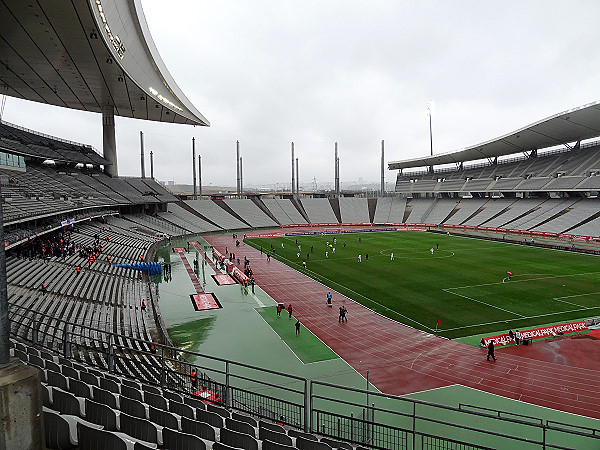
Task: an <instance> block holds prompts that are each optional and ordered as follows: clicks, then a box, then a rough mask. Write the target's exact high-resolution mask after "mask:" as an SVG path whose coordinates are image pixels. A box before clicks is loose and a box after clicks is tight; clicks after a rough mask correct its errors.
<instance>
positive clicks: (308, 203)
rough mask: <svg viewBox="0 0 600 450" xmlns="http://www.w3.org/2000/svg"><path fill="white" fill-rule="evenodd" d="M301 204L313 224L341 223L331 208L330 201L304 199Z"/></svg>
mask: <svg viewBox="0 0 600 450" xmlns="http://www.w3.org/2000/svg"><path fill="white" fill-rule="evenodd" d="M300 203H301V204H302V207H303V208H304V211H306V214H307V216H308V219H309V221H310V222H311V223H340V221H339V220H338V218H337V217H336V216H335V213H334V212H333V209H332V208H331V204H330V203H329V199H327V198H303V199H301V201H300Z"/></svg>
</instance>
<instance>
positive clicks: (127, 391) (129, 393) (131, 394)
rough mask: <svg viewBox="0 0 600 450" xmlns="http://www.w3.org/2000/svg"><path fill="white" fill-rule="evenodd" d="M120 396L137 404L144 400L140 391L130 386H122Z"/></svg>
mask: <svg viewBox="0 0 600 450" xmlns="http://www.w3.org/2000/svg"><path fill="white" fill-rule="evenodd" d="M121 396H122V397H123V396H124V397H127V398H132V399H134V400H137V401H139V402H141V401H143V400H144V396H143V395H142V391H140V390H139V389H136V388H133V387H131V386H126V385H122V386H121Z"/></svg>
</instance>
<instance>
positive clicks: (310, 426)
mask: <svg viewBox="0 0 600 450" xmlns="http://www.w3.org/2000/svg"><path fill="white" fill-rule="evenodd" d="M309 392H310V395H309V408H308V414H309V420H308V421H309V428H308V432H309V433H312V430H313V420H314V419H313V417H314V414H313V409H314V407H315V404H314V399H313V384H312V383H310V385H309Z"/></svg>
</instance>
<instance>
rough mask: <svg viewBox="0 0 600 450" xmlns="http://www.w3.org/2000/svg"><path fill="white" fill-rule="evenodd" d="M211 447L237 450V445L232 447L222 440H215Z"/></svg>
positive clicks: (216, 449)
mask: <svg viewBox="0 0 600 450" xmlns="http://www.w3.org/2000/svg"><path fill="white" fill-rule="evenodd" d="M212 448H213V450H239V449H238V448H237V447H232V446H231V445H226V444H223V443H222V442H215V443H214V444H213V447H212Z"/></svg>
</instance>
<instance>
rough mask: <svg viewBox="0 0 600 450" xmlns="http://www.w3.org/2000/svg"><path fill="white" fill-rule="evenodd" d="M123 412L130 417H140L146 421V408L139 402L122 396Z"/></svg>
mask: <svg viewBox="0 0 600 450" xmlns="http://www.w3.org/2000/svg"><path fill="white" fill-rule="evenodd" d="M120 403H121V411H122V412H124V413H125V414H129V415H130V416H134V417H139V418H140V419H146V418H147V417H148V416H147V413H146V407H145V406H144V404H143V403H142V402H140V401H138V400H134V399H132V398H127V397H123V396H121V398H120Z"/></svg>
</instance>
